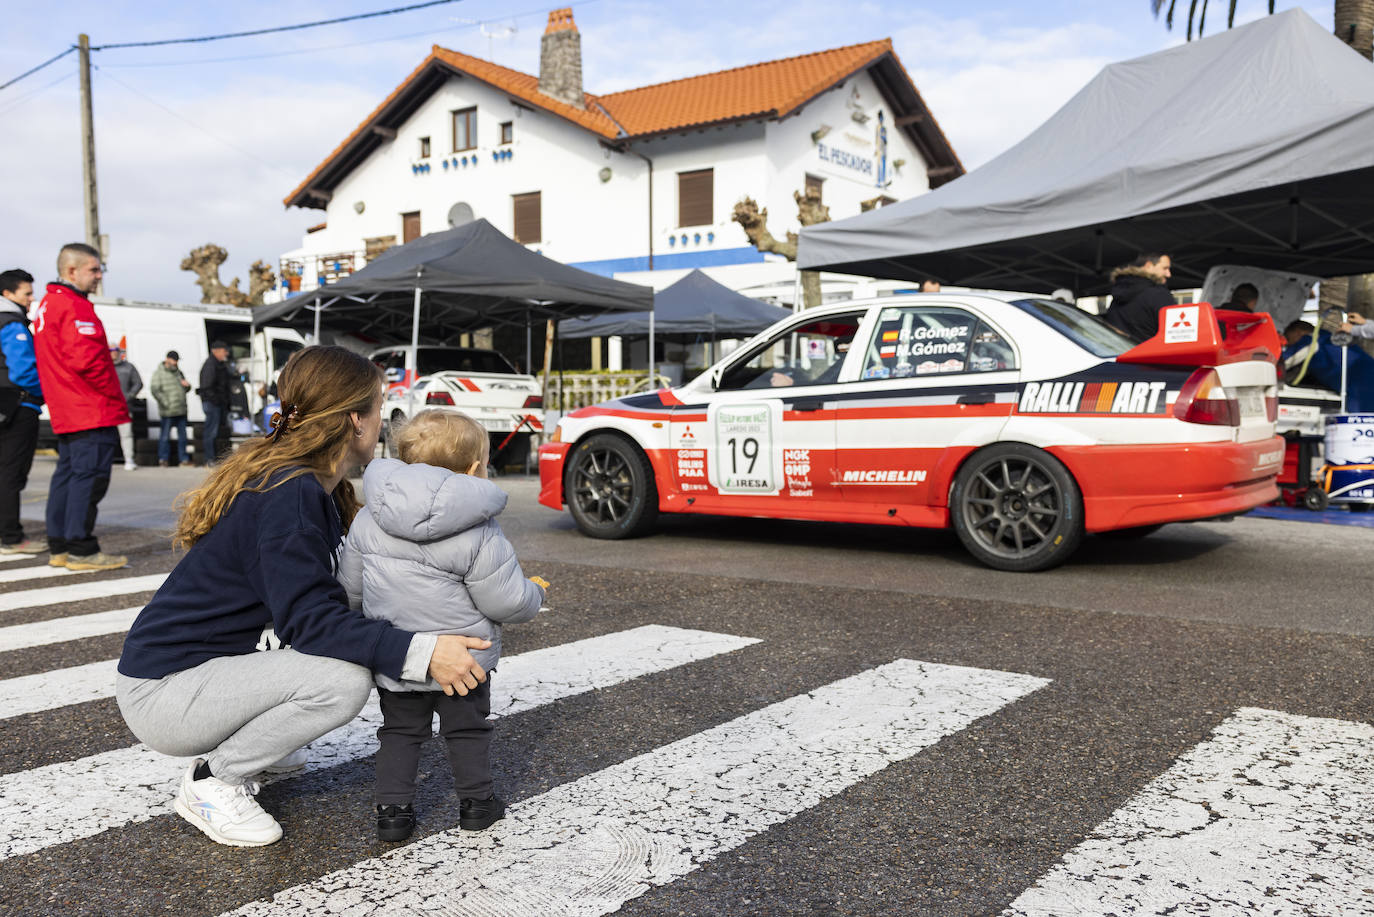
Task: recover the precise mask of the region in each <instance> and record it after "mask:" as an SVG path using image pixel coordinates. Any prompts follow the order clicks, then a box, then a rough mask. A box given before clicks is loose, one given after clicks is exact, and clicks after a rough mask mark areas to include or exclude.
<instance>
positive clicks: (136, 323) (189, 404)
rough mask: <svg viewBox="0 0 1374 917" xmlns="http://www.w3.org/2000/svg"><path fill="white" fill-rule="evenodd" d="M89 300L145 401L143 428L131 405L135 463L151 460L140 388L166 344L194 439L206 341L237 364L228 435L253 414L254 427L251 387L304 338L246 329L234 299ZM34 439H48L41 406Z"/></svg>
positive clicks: (151, 406) (152, 437)
mask: <svg viewBox="0 0 1374 917" xmlns="http://www.w3.org/2000/svg"><path fill="white" fill-rule="evenodd" d="M91 302H92V304H93V305H94V306H95V314H96V315H97V316H99V317H100V322H101V324H103V325H104V326H105V336H106V337H107V338H108V339H109V341H110V344H111V345H112V346H113V345H116V344H120V343H121V342H122V343H123V346H124V349H125V350H126V351H127V356H126V358H127V359H128V361H129V362H130V363H132V364H133V365H134V366H135V367H136V368H137V369H138V374H139V375H140V376H141V377H142V378H143V391H142V392H140V393H139V395H138V398H137V400H141V401H142V402H144V404H146V406H147V414H146V419H147V421H148V423H147V424H146V428H145V424H144V423H143V420H144V416H143V412H142V411H139V410H135V412H134V413H135V417H134V434H135V437H136V440H137V442H136V443H135V447H134V451H135V453H136V460H138V461H140V463H146V462H148V461H149V460H152V461H156V446H155V445H154V443H155V442H156V440H157V436H158V427H157V421H158V420H159V419H160V417H159V415H158V410H157V402H156V401H154V400H153V397H152V395H151V394H150V393H149V392H148V384H149V383H150V382H151V381H152V378H153V372H154V371H156V369H157V368H158V366H159V365H160V364H161V363H162V361H163V359H164V358H165V357H166V356H167V351H169V350H175V351H176V352H177V354H178V355H179V356H180V357H181V359H180V361H179V366H180V368H181V371H182V373H183V374H184V375H185V376H186V379H187V381H188V382H190V383H191V388H190V390H189V391H187V393H186V414H187V420H188V421H189V423H190V424H192V425H193V430H192V431H191V436H190V437H189V438H190V440H191V442H192V443H193V444H194V445H196V446H198V445H199V443H200V442H201V436H200V424H201V423H202V422H203V421H204V420H205V410H204V408H203V407H202V406H201V403H200V396H199V395H197V394H196V389H198V388H199V387H200V368H201V366H202V365H204V363H205V361H206V360H207V359H208V358H209V356H210V344H211V342H212V341H224V342H225V343H226V344H228V345H229V351H230V354H229V362H230V364H231V366H232V368H233V370H236V371H237V372H236V373H235V372H233V371H231V373H230V375H231V376H232V375H236V374H237V376H238V378H237V379H236V380H235V381H234V385H233V391H232V397H233V399H234V403H233V404H231V406H230V423H231V425H232V427H233V429H234V433H235V435H248V434H251V433H253V432H256V427H255V421H256V422H257V427H260V426H261V423H260V417H261V412H262V407H263V399H262V398H261V397H260V396H259V395H258V389H259V387H260V386H262V385H265V384H270V383H271V382H272V381H273V380H275V378H276V374H277V371H278V370H280V369H281V367H282V366H284V365H285V364H286V361H287V360H288V359H289V358H290V357H291V354H293V353H295V352H296V351H297V350H300V349H301V348H302V347H304V346H305V345H306V341H305V339H304V338H303V337H301V335H300V334H299V333H298V332H296V331H294V330H293V329H291V328H277V327H258V328H254V327H253V321H252V319H253V313H252V311H251V310H249V309H242V308H239V307H237V306H220V305H207V304H204V303H159V302H141V301H138V300H128V299H109V298H106V297H101V296H94V297H91ZM40 440H42V441H43V442H44V443H51V442H53V441H54V440H53V438H52V432H51V427H49V425H48V423H47V411H46V410H45V411H44V414H43V421H42V429H41V432H40ZM193 451H199V450H198V449H193Z"/></svg>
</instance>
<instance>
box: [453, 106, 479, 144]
mask: <svg viewBox="0 0 1374 917" xmlns="http://www.w3.org/2000/svg"><path fill="white" fill-rule="evenodd" d="M476 148H477V109H475V108H464V109H463V110H462V111H455V112H454V113H453V152H455V153H461V152H463V151H464V150H472V149H476Z"/></svg>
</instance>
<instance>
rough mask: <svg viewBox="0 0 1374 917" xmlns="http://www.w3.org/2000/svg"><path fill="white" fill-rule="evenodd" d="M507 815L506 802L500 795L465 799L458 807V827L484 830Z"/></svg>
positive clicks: (469, 829) (467, 829)
mask: <svg viewBox="0 0 1374 917" xmlns="http://www.w3.org/2000/svg"><path fill="white" fill-rule="evenodd" d="M505 817H506V804H505V803H504V802H502V801H501V799H500V797H498V796H488V797H487V798H486V799H464V800H463V801H462V803H461V804H460V805H459V807H458V827H460V828H462V829H463V830H464V831H482V830H484V829H486V828H490V827H491V825H492V823H493V822H496V821H499V820H500V819H502V818H505Z"/></svg>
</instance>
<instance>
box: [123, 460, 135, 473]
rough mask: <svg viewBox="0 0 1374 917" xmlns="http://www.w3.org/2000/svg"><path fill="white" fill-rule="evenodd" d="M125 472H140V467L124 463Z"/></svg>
mask: <svg viewBox="0 0 1374 917" xmlns="http://www.w3.org/2000/svg"><path fill="white" fill-rule="evenodd" d="M124 470H125V471H137V470H138V466H137V465H135V464H134V463H133V462H125V463H124Z"/></svg>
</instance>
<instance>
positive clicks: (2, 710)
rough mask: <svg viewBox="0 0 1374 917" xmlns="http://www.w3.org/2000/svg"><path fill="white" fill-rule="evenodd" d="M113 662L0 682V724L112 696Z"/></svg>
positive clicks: (74, 667) (107, 661)
mask: <svg viewBox="0 0 1374 917" xmlns="http://www.w3.org/2000/svg"><path fill="white" fill-rule="evenodd" d="M114 680H115V660H113V659H109V660H106V661H104V662H92V663H90V664H89V665H78V666H73V667H72V668H69V669H59V670H57V671H56V672H39V673H38V674H37V675H24V676H21V677H19V678H7V679H5V680H4V681H0V721H4V720H7V719H9V718H10V717H13V716H23V715H24V714H25V713H36V712H37V711H39V710H55V709H57V708H58V707H67V706H70V705H71V704H82V703H85V702H86V701H91V700H100V699H101V698H105V697H113V696H114Z"/></svg>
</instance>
